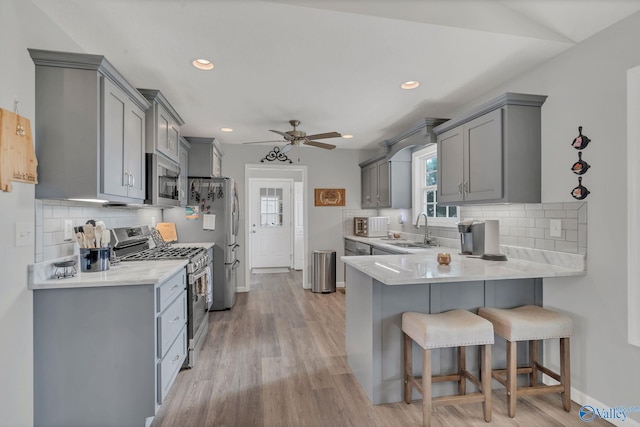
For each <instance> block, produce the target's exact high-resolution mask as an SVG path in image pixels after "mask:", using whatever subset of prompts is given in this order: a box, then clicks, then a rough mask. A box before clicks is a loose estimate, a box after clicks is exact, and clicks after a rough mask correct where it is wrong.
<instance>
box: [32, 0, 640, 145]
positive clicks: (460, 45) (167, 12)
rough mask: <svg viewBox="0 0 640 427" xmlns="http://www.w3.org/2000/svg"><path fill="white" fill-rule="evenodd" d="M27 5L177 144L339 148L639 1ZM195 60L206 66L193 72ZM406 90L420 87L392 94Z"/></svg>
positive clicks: (240, 0) (517, 68) (546, 52)
mask: <svg viewBox="0 0 640 427" xmlns="http://www.w3.org/2000/svg"><path fill="white" fill-rule="evenodd" d="M32 1H33V2H34V3H35V4H36V5H37V6H38V7H39V8H40V9H41V10H42V11H43V12H44V13H45V14H46V15H48V16H49V17H50V18H51V19H52V21H54V22H55V23H56V24H57V25H58V26H59V27H60V28H62V29H63V30H64V31H65V32H66V33H67V34H68V35H69V36H70V37H71V38H72V39H74V40H75V41H76V42H77V43H78V44H79V45H80V46H81V47H82V48H83V49H84V50H85V51H86V52H88V53H94V54H101V55H105V56H106V57H107V59H109V61H110V62H111V63H112V64H113V65H114V66H115V67H116V68H117V69H118V70H119V71H120V72H121V73H122V74H123V75H124V76H125V77H126V78H127V79H128V80H129V81H130V82H131V83H132V84H133V85H135V86H137V87H140V88H149V89H160V90H161V91H162V92H163V93H164V95H165V96H166V97H167V98H168V99H169V101H170V102H171V103H172V105H173V106H174V108H175V109H176V110H177V111H178V113H179V114H180V115H181V116H182V118H183V119H184V121H185V122H186V124H185V125H184V127H183V134H184V135H186V136H214V137H216V138H218V139H219V140H220V141H221V142H223V143H234V144H235V143H242V142H247V141H260V140H275V139H278V136H277V135H276V134H274V133H271V132H269V129H276V130H281V131H286V130H290V126H289V123H288V122H289V120H290V119H298V120H300V121H301V125H300V127H299V129H300V130H303V131H305V132H307V133H308V134H315V133H321V132H329V131H337V132H340V133H343V134H346V133H350V134H354V135H355V137H354V138H353V139H350V140H346V139H342V138H335V139H327V140H324V142H329V143H335V144H336V145H338V147H339V148H362V147H366V146H368V147H369V148H373V147H376V146H377V144H378V143H379V142H381V141H383V140H385V139H389V138H392V137H394V136H396V135H397V134H399V133H401V132H402V131H403V130H405V129H407V128H409V127H411V126H413V125H415V124H416V123H417V122H418V121H419V120H420V119H423V118H425V117H433V118H436V117H442V114H443V113H444V112H447V111H451V110H452V109H455V108H458V107H459V106H460V105H464V103H466V102H469V101H470V100H473V99H474V98H476V97H478V96H479V95H481V94H483V93H484V92H486V91H487V90H489V89H490V88H492V87H495V86H497V85H499V84H500V83H502V82H505V81H507V80H509V79H511V78H513V77H514V76H516V75H518V74H520V73H522V72H524V71H526V70H528V69H531V68H532V67H535V66H537V65H539V64H541V63H544V62H546V61H548V60H549V59H551V58H552V57H554V56H555V55H557V54H559V53H560V52H562V51H564V50H566V49H569V48H571V47H572V46H574V45H575V44H576V43H579V42H581V41H583V40H584V39H586V38H588V37H590V36H591V35H593V34H595V33H597V32H598V31H601V30H603V29H604V28H606V27H608V26H610V25H612V24H614V23H615V22H617V21H619V20H621V19H623V18H625V17H626V16H628V15H631V14H633V13H635V12H637V11H638V10H640V0H582V1H580V0H553V1H552V0H538V1H533V0H531V1H529V0H469V1H463V0H448V1H447V0H387V1H385V0H325V1H321V0H272V1H267V0H208V1H207V0H32ZM32 47H34V48H40V46H32ZM201 57H205V58H208V59H210V60H211V61H213V62H214V64H215V69H214V70H213V71H209V72H205V71H200V70H196V69H194V68H193V67H192V66H191V65H190V62H191V61H192V60H193V59H194V58H201ZM407 80H418V81H420V82H421V85H420V87H419V88H417V89H415V90H412V91H406V90H402V89H400V88H399V85H400V83H402V82H404V81H407ZM221 127H231V128H233V129H234V132H232V133H223V132H221V131H220V128H221ZM313 149H314V150H315V149H317V148H313Z"/></svg>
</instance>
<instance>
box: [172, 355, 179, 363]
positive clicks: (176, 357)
mask: <svg viewBox="0 0 640 427" xmlns="http://www.w3.org/2000/svg"><path fill="white" fill-rule="evenodd" d="M178 360H180V355H179V354H176V355H175V357H174V358H173V360H172V361H171V364H172V365H173V364H174V363H176V362H177V361H178Z"/></svg>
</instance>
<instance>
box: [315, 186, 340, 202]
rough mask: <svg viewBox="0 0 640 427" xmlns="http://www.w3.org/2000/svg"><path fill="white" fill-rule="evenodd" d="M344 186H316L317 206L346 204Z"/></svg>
mask: <svg viewBox="0 0 640 427" xmlns="http://www.w3.org/2000/svg"><path fill="white" fill-rule="evenodd" d="M344 205H345V189H344V188H316V189H315V206H344Z"/></svg>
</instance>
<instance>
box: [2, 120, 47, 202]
mask: <svg viewBox="0 0 640 427" xmlns="http://www.w3.org/2000/svg"><path fill="white" fill-rule="evenodd" d="M37 167H38V161H37V159H36V153H35V148H34V147H33V141H32V139H31V123H30V122H29V119H27V118H26V117H22V116H19V115H17V114H16V113H12V112H11V111H7V110H4V109H2V108H0V190H2V191H7V192H9V191H11V190H12V186H11V181H15V182H26V183H28V184H37V183H38V173H37Z"/></svg>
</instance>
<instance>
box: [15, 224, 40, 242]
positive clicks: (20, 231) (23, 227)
mask: <svg viewBox="0 0 640 427" xmlns="http://www.w3.org/2000/svg"><path fill="white" fill-rule="evenodd" d="M34 228H35V227H34V225H33V222H16V226H15V230H16V247H17V246H32V245H34V244H35V239H34V235H33V233H34Z"/></svg>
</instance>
